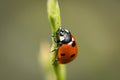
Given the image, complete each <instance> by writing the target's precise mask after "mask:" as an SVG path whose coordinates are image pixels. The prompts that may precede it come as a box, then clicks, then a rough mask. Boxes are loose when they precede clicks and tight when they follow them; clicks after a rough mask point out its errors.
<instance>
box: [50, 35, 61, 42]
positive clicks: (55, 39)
mask: <svg viewBox="0 0 120 80" xmlns="http://www.w3.org/2000/svg"><path fill="white" fill-rule="evenodd" d="M51 37H52V38H53V39H54V41H55V42H56V43H59V42H60V40H58V39H57V38H56V36H54V35H53V34H52V35H51Z"/></svg>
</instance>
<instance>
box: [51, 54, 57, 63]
mask: <svg viewBox="0 0 120 80" xmlns="http://www.w3.org/2000/svg"><path fill="white" fill-rule="evenodd" d="M57 55H58V54H56V56H55V60H54V61H53V62H52V64H55V63H57V61H58V58H57Z"/></svg>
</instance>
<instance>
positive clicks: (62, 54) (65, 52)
mask: <svg viewBox="0 0 120 80" xmlns="http://www.w3.org/2000/svg"><path fill="white" fill-rule="evenodd" d="M56 35H57V37H58V40H57V41H56V42H57V44H58V50H57V52H58V54H57V57H56V60H57V62H58V63H59V64H65V63H69V62H71V61H72V60H74V59H75V58H76V56H77V53H78V46H77V43H76V39H75V37H74V36H73V35H71V33H70V31H69V30H67V29H64V28H59V29H58V30H57V32H56Z"/></svg>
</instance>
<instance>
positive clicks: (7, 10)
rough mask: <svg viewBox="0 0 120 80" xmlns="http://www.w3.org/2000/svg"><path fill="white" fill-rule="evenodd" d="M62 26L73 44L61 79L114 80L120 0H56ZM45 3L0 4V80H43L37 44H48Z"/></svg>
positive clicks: (18, 0)
mask: <svg viewBox="0 0 120 80" xmlns="http://www.w3.org/2000/svg"><path fill="white" fill-rule="evenodd" d="M59 5H60V9H61V19H62V26H64V27H65V28H67V29H69V30H70V31H72V33H74V35H75V36H76V38H77V42H78V44H79V55H78V57H77V59H76V60H75V61H73V62H71V63H69V64H67V80H120V1H119V0H59ZM46 8H47V7H46V0H0V80H44V76H43V75H45V74H43V72H42V68H41V66H40V64H39V61H38V55H39V47H40V42H41V41H48V42H49V43H50V40H51V37H50V33H51V29H50V24H49V22H48V18H47V9H46Z"/></svg>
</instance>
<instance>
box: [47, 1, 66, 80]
mask: <svg viewBox="0 0 120 80" xmlns="http://www.w3.org/2000/svg"><path fill="white" fill-rule="evenodd" d="M47 11H48V18H49V21H50V25H51V29H52V35H53V36H54V37H56V38H57V35H56V31H57V30H58V29H59V27H60V24H61V20H60V9H59V5H58V1H57V0H48V3H47ZM56 48H57V44H56V43H55V41H54V39H53V38H52V50H54V49H56ZM56 56H57V51H54V52H52V53H51V61H52V63H53V62H54V61H55V59H56ZM53 68H54V71H55V75H56V79H57V80H65V78H66V74H65V73H66V72H65V71H66V70H65V65H62V64H58V63H53Z"/></svg>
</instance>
